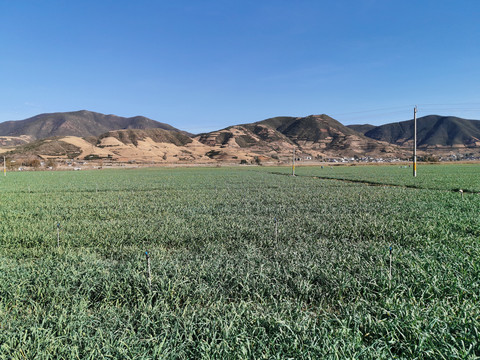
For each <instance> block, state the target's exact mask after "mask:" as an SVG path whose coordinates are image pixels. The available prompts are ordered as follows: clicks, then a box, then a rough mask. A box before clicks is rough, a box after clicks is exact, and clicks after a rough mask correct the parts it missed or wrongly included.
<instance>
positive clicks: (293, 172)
mask: <svg viewBox="0 0 480 360" xmlns="http://www.w3.org/2000/svg"><path fill="white" fill-rule="evenodd" d="M292 175H293V176H295V148H293V158H292Z"/></svg>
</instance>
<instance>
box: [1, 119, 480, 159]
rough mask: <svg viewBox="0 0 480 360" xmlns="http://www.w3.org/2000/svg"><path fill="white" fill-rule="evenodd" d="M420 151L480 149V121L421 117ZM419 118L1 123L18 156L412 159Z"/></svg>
mask: <svg viewBox="0 0 480 360" xmlns="http://www.w3.org/2000/svg"><path fill="white" fill-rule="evenodd" d="M417 136H418V139H417V145H418V148H419V151H420V152H421V151H422V150H423V151H424V152H425V153H428V152H430V153H431V152H432V151H435V152H441V151H443V152H448V151H461V150H462V149H463V150H464V151H474V152H480V140H479V139H480V121H479V120H467V119H461V118H458V117H452V116H438V115H429V116H425V117H421V118H419V119H417ZM412 144H413V120H408V121H403V122H398V123H391V124H386V125H381V126H375V125H370V124H364V125H348V126H344V125H343V124H341V123H340V122H339V121H337V120H335V119H333V118H331V117H330V116H328V115H325V114H322V115H310V116H306V117H290V116H283V117H274V118H269V119H266V120H262V121H258V122H254V123H246V124H240V125H232V126H229V127H227V128H224V129H221V130H217V131H212V132H209V133H202V134H197V135H193V134H190V133H188V132H185V131H182V130H179V129H177V128H175V127H173V126H171V125H169V124H166V123H161V122H158V121H155V120H152V119H148V118H146V117H143V116H136V117H130V118H126V117H120V116H116V115H104V114H100V113H96V112H91V111H86V110H81V111H75V112H66V113H51V114H40V115H37V116H34V117H31V118H29V119H25V120H20V121H7V122H4V123H0V148H1V149H0V152H3V153H6V154H8V156H12V157H22V156H23V157H25V156H29V157H32V156H34V157H41V158H50V157H54V158H78V159H111V160H117V161H134V162H153V163H178V162H196V163H197V162H200V163H201V162H205V163H209V162H217V161H230V162H237V161H238V162H247V163H248V162H254V161H257V162H258V161H268V160H269V161H282V160H283V161H286V160H288V159H290V158H291V154H292V149H293V148H295V149H297V154H298V156H299V157H300V158H302V159H312V160H315V159H317V160H325V159H328V158H335V157H357V158H358V157H376V158H379V157H382V158H388V157H391V158H408V157H409V156H410V153H411V147H412Z"/></svg>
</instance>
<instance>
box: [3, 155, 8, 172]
mask: <svg viewBox="0 0 480 360" xmlns="http://www.w3.org/2000/svg"><path fill="white" fill-rule="evenodd" d="M3 176H7V161H6V160H5V156H4V157H3Z"/></svg>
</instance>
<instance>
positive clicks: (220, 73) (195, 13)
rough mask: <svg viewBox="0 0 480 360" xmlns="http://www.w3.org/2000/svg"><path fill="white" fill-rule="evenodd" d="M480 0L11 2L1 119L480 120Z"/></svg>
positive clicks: (210, 122)
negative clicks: (86, 113) (71, 114)
mask: <svg viewBox="0 0 480 360" xmlns="http://www.w3.org/2000/svg"><path fill="white" fill-rule="evenodd" d="M479 19H480V1H479V0H470V1H468V0H456V1H453V0H448V1H447V0H432V1H428V0H416V1H413V0H412V1H410V0H396V1H393V0H392V1H390V0H350V1H347V0H329V1H321V0H254V1H251V0H236V1H234V0H168V1H163V0H157V1H153V0H152V1H149V0H136V1H133V0H94V1H91V0H77V1H74V0H63V1H61V0H42V1H40V0H21V1H19V0H0V122H2V121H6V120H19V119H24V118H27V117H30V116H33V115H37V114H39V113H45V112H59V111H75V110H82V109H86V110H91V111H97V112H101V113H106V114H116V115H119V116H135V115H144V116H147V117H149V118H152V119H155V120H158V121H162V122H166V123H169V124H171V125H173V126H175V127H178V128H181V129H183V130H187V131H191V132H193V133H199V132H202V131H210V130H215V129H220V128H223V127H226V126H228V125H233V124H239V123H246V122H253V121H259V120H262V119H265V118H268V117H273V116H283V115H289V116H306V115H310V114H322V113H325V114H328V115H330V116H332V117H334V118H335V119H337V120H339V121H341V122H342V123H344V124H354V123H372V124H383V123H388V122H393V121H402V120H407V119H411V118H412V116H413V106H414V105H416V104H417V105H418V107H419V116H423V115H428V114H440V115H455V116H460V117H465V118H470V119H480V20H479Z"/></svg>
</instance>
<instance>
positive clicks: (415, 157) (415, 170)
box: [413, 105, 417, 177]
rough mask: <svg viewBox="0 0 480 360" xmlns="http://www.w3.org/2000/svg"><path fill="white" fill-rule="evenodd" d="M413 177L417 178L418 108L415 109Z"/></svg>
mask: <svg viewBox="0 0 480 360" xmlns="http://www.w3.org/2000/svg"><path fill="white" fill-rule="evenodd" d="M413 177H417V106H416V105H415V107H414V108H413Z"/></svg>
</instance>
